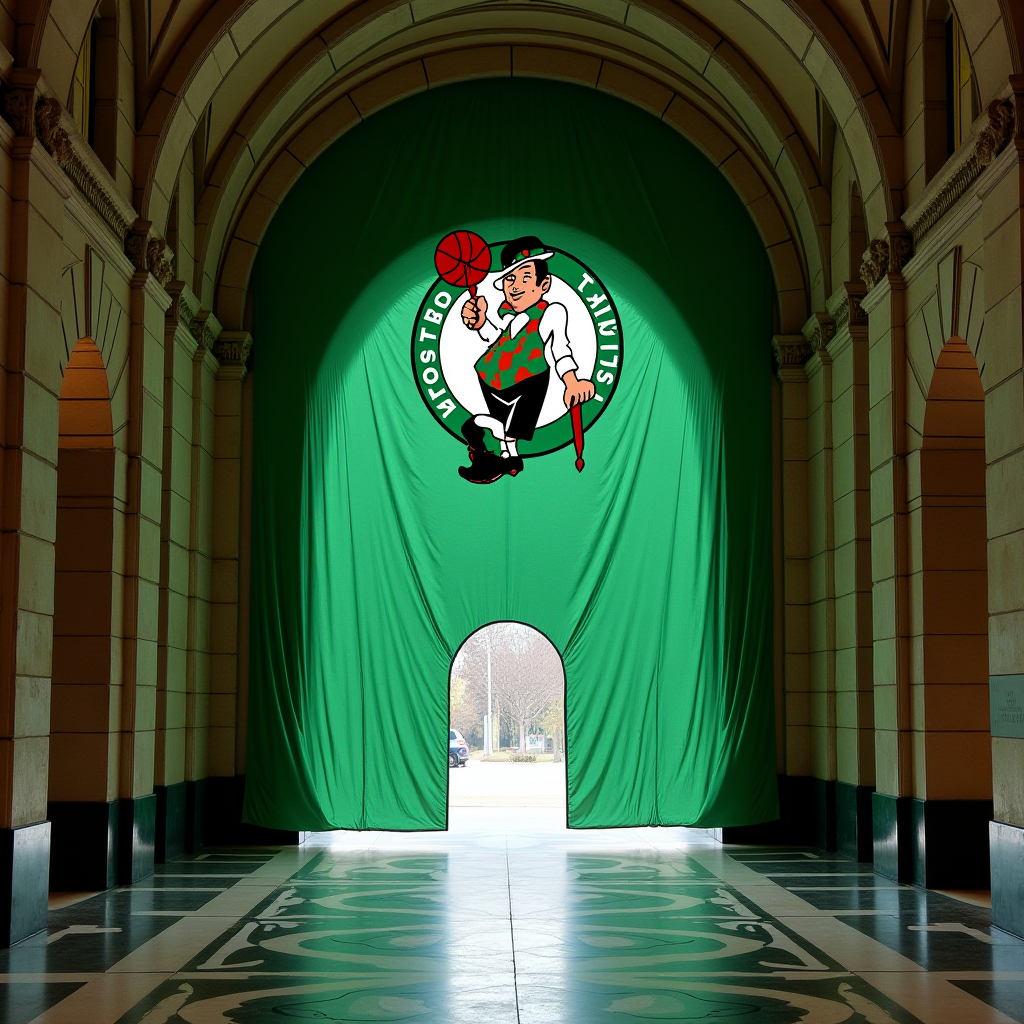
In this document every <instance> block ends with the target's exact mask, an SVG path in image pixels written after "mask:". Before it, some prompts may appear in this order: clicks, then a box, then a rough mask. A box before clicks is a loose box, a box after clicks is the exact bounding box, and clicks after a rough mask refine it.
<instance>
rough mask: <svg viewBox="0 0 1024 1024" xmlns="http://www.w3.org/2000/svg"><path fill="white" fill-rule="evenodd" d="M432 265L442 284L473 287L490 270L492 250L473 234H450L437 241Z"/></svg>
mask: <svg viewBox="0 0 1024 1024" xmlns="http://www.w3.org/2000/svg"><path fill="white" fill-rule="evenodd" d="M434 266H435V267H436V268H437V274H438V277H440V278H441V280H442V281H445V282H446V283H448V284H450V285H453V286H455V287H457V288H475V286H476V285H478V284H479V283H480V282H481V281H482V280H483V279H484V278H485V277H486V276H487V275H488V274H489V273H490V270H491V250H490V247H489V246H488V245H487V243H486V242H485V241H484V240H483V239H482V238H481V237H480V236H479V235H478V234H476V233H475V232H473V231H453V232H452V233H451V234H448V235H445V236H444V238H442V239H441V241H440V242H438V245H437V250H436V251H435V252H434Z"/></svg>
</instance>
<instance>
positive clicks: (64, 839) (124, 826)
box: [47, 793, 157, 892]
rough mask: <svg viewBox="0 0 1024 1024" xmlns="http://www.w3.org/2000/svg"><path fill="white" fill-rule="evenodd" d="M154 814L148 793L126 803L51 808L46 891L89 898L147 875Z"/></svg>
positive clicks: (151, 860)
mask: <svg viewBox="0 0 1024 1024" xmlns="http://www.w3.org/2000/svg"><path fill="white" fill-rule="evenodd" d="M156 811H157V797H156V795H155V794H152V793H150V794H148V795H147V796H142V797H136V798H134V799H130V800H111V801H106V802H99V801H92V802H81V803H78V802H66V803H65V802H60V803H51V804H49V805H48V806H47V814H48V816H49V818H50V821H51V823H52V826H53V832H52V837H51V844H50V889H52V890H53V891H54V892H92V891H95V890H102V889H110V888H111V887H112V886H115V885H118V884H122V885H126V884H128V883H130V882H137V881H138V880H139V879H140V878H145V877H146V876H147V875H151V874H152V873H153V863H154V853H155V845H156Z"/></svg>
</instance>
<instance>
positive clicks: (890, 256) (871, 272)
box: [860, 220, 914, 290]
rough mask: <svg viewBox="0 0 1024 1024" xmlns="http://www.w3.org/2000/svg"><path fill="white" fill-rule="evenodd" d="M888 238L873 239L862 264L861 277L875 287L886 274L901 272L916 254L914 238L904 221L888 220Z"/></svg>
mask: <svg viewBox="0 0 1024 1024" xmlns="http://www.w3.org/2000/svg"><path fill="white" fill-rule="evenodd" d="M885 230H886V236H887V237H886V238H875V239H872V241H871V244H870V245H869V246H868V247H867V249H866V250H865V252H864V262H863V263H861V265H860V279H861V280H862V281H863V282H864V284H865V285H867V287H868V289H869V290H870V289H871V288H874V286H875V285H876V284H878V282H879V281H881V279H882V278H883V277H884V276H885V275H886V274H899V273H900V272H901V271H902V270H903V267H904V265H905V264H906V263H907V262H908V261H909V260H910V259H911V257H913V255H914V239H913V237H912V236H911V234H910V232H909V231H908V230H907V229H906V227H905V226H904V224H903V222H902V221H898V220H896V221H887V222H886V225H885Z"/></svg>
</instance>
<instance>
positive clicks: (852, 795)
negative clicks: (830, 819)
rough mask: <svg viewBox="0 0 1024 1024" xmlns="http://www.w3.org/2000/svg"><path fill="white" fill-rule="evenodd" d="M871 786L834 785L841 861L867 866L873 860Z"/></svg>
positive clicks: (872, 789) (837, 838) (837, 846)
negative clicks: (860, 863) (848, 858)
mask: <svg viewBox="0 0 1024 1024" xmlns="http://www.w3.org/2000/svg"><path fill="white" fill-rule="evenodd" d="M874 791H875V787H874V786H854V785H852V784H851V783H848V782H837V783H836V849H837V850H838V851H839V852H840V853H841V854H843V856H844V857H851V858H852V859H853V860H856V861H861V862H863V863H870V862H871V861H872V859H873V857H874V844H873V843H872V832H871V794H872V793H874Z"/></svg>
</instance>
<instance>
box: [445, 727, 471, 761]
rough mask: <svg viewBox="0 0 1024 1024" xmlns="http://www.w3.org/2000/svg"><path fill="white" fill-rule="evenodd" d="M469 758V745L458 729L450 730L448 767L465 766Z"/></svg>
mask: <svg viewBox="0 0 1024 1024" xmlns="http://www.w3.org/2000/svg"><path fill="white" fill-rule="evenodd" d="M468 760H469V747H468V746H467V745H466V739H465V737H464V736H463V735H462V733H461V732H459V730H458V729H449V730H448V767H449V768H465V767H466V762H467V761H468Z"/></svg>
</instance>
